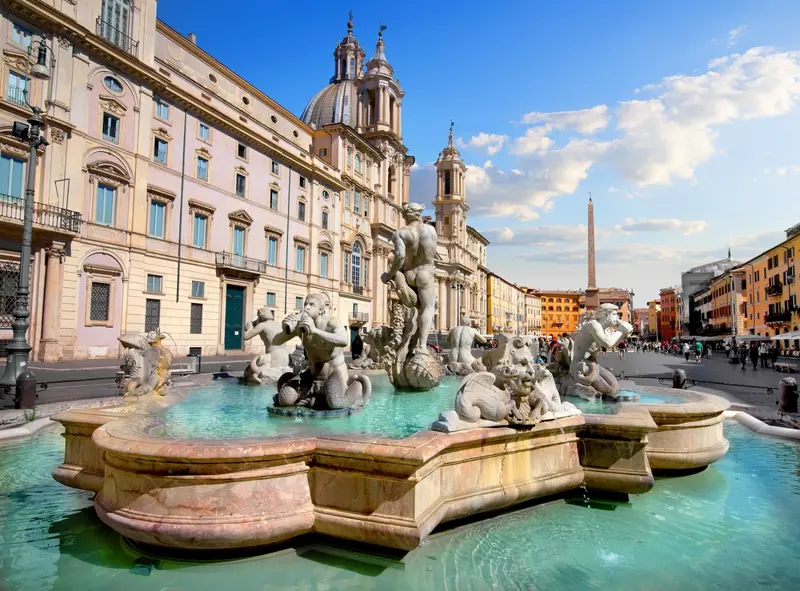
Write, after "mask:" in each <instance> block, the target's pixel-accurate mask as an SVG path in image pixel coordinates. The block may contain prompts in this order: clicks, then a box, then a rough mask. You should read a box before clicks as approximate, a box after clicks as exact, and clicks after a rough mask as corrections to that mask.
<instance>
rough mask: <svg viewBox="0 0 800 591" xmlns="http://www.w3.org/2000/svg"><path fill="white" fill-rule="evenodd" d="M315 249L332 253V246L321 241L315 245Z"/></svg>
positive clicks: (325, 241)
mask: <svg viewBox="0 0 800 591" xmlns="http://www.w3.org/2000/svg"><path fill="white" fill-rule="evenodd" d="M317 248H318V249H319V250H323V251H325V252H333V246H331V243H330V242H328V241H327V240H322V241H320V242H319V243H318V244H317Z"/></svg>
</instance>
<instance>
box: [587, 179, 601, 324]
mask: <svg viewBox="0 0 800 591" xmlns="http://www.w3.org/2000/svg"><path fill="white" fill-rule="evenodd" d="M588 232H589V284H588V285H587V286H586V298H585V301H584V305H585V306H586V309H587V310H594V309H595V308H597V307H598V306H599V305H600V296H599V295H598V293H599V291H600V290H599V289H597V275H596V273H595V268H594V203H592V194H591V193H589V229H588Z"/></svg>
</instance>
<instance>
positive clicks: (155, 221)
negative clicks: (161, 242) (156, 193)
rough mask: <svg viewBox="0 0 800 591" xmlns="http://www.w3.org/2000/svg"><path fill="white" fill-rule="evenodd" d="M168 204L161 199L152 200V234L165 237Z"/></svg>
mask: <svg viewBox="0 0 800 591" xmlns="http://www.w3.org/2000/svg"><path fill="white" fill-rule="evenodd" d="M166 211H167V206H166V204H164V203H161V202H159V201H151V202H150V236H155V237H156V238H163V237H164V217H165V214H166Z"/></svg>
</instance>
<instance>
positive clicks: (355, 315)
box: [350, 303, 358, 318]
mask: <svg viewBox="0 0 800 591" xmlns="http://www.w3.org/2000/svg"><path fill="white" fill-rule="evenodd" d="M350 317H351V318H358V304H356V303H353V313H352V314H351V316H350Z"/></svg>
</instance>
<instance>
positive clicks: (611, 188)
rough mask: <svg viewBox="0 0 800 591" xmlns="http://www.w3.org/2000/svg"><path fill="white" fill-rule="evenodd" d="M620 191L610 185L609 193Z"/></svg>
mask: <svg viewBox="0 0 800 591" xmlns="http://www.w3.org/2000/svg"><path fill="white" fill-rule="evenodd" d="M618 191H619V189H617V188H616V187H609V188H608V192H609V193H617V192H618Z"/></svg>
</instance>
